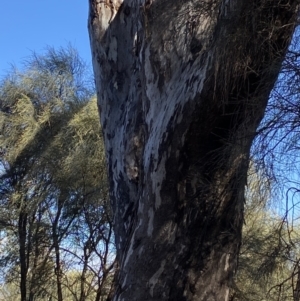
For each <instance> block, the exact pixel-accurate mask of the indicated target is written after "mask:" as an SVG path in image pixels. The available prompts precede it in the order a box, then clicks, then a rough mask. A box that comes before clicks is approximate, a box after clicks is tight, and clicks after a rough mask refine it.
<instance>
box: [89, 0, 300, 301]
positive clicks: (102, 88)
mask: <svg viewBox="0 0 300 301" xmlns="http://www.w3.org/2000/svg"><path fill="white" fill-rule="evenodd" d="M89 3H90V12H89V23H88V25H89V33H90V40H91V48H92V56H93V66H94V73H95V80H96V87H97V95H98V104H99V111H100V117H101V123H102V129H103V133H104V140H105V147H106V155H107V161H108V170H109V179H110V193H111V201H112V207H113V212H114V230H115V236H116V245H117V258H118V264H119V267H120V268H119V273H118V274H117V276H116V288H115V294H114V298H113V300H115V301H116V300H178V301H179V300H180V301H181V300H182V301H183V300H186V301H190V300H198V301H199V300H203V301H204V300H205V301H219V300H222V301H224V300H229V290H230V286H231V281H232V276H233V274H234V272H235V269H236V267H237V255H238V251H239V246H240V242H241V228H242V222H243V203H244V187H245V185H246V173H247V168H248V161H249V151H250V146H251V143H252V140H253V138H254V135H255V132H256V128H257V126H258V125H259V122H260V120H261V119H262V117H263V114H264V110H265V106H266V104H267V100H268V96H269V93H270V91H271V89H272V87H273V85H274V82H275V81H276V78H277V76H278V72H279V70H280V66H281V62H282V59H283V57H284V55H285V52H286V49H287V47H288V44H289V41H290V38H291V35H292V33H293V30H294V24H295V20H296V16H297V9H298V8H297V1H286V0H284V1H275V0H263V1H246V0H240V1H234V0H223V1H221V0H215V1H210V0H207V1H196V0H187V1H180V0H156V1H154V0H153V1H151V0H150V1H149V0H147V1H142V0H136V1H132V0H127V1H126V0H124V1H120V0H119V1H117V0H110V1H97V0H90V1H89Z"/></svg>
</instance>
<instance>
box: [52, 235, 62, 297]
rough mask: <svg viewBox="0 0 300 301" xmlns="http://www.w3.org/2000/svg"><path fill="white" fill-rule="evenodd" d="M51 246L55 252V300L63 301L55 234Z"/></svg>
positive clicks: (57, 244)
mask: <svg viewBox="0 0 300 301" xmlns="http://www.w3.org/2000/svg"><path fill="white" fill-rule="evenodd" d="M53 244H54V250H55V275H56V289H57V300H58V301H63V295H62V270H61V262H60V250H59V243H58V238H57V235H56V233H54V237H53Z"/></svg>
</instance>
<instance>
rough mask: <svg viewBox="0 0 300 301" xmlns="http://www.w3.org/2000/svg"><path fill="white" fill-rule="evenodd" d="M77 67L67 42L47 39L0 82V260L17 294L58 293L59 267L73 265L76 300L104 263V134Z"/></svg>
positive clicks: (104, 272)
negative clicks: (46, 45) (2, 242)
mask: <svg viewBox="0 0 300 301" xmlns="http://www.w3.org/2000/svg"><path fill="white" fill-rule="evenodd" d="M85 70H86V69H85V68H84V64H83V63H82V61H81V60H80V58H79V57H78V55H77V53H76V51H75V50H74V49H72V48H67V49H60V50H53V49H48V51H47V52H46V53H45V55H34V56H33V57H32V58H31V59H30V60H29V61H28V62H27V65H26V68H25V70H24V71H23V72H18V71H14V72H13V73H12V74H10V75H9V76H8V77H7V78H6V79H4V81H3V82H2V84H1V87H0V99H1V112H0V114H1V115H0V120H1V124H0V127H1V133H2V135H1V137H0V139H1V141H0V142H1V162H2V166H3V168H5V170H2V174H1V198H0V200H1V221H0V225H1V231H2V233H3V235H4V236H5V239H6V242H7V245H6V247H5V248H4V250H3V253H2V263H3V265H2V269H3V272H4V274H5V275H6V282H10V283H14V284H15V283H16V281H19V282H20V295H21V297H20V299H21V301H32V300H34V299H35V298H40V299H41V300H42V298H48V297H52V296H53V297H55V298H56V299H57V300H60V301H61V300H63V296H64V294H66V292H67V291H68V290H67V289H68V284H67V282H66V277H65V275H66V274H67V273H68V271H71V270H76V271H77V272H79V271H80V269H82V271H81V273H82V275H83V276H82V278H81V279H80V281H81V295H82V297H80V298H81V299H79V298H78V300H84V298H87V297H88V295H90V297H91V298H94V300H97V299H96V298H97V297H96V296H97V294H102V292H103V291H102V290H101V287H99V285H100V286H103V285H104V283H105V285H107V283H108V282H107V281H108V278H109V277H110V275H109V272H110V271H111V270H112V269H113V261H114V257H113V256H112V254H111V251H112V248H113V244H112V241H111V236H112V232H111V231H112V230H111V221H110V215H109V211H108V210H107V209H106V207H107V205H106V202H107V188H106V173H105V167H104V156H103V142H102V137H101V134H100V127H99V121H98V113H97V108H96V103H95V99H92V100H90V99H91V96H92V94H93V89H92V86H91V87H89V86H88V82H85V80H84V78H83V74H84V72H86V71H85ZM86 76H88V75H86ZM96 221H97V223H96ZM96 227H97V228H96ZM79 231H81V233H80V234H79ZM87 237H88V240H87V239H86V238H87ZM74 241H79V243H77V245H76V248H75V247H74V246H75V245H74ZM88 243H91V247H90V248H89V249H88V251H87V248H86V244H88ZM15 246H17V250H16V248H15ZM105 248H106V249H105ZM104 250H106V252H104ZM71 252H72V254H75V255H76V256H77V258H80V261H78V259H77V262H76V263H75V262H73V257H72V256H70V254H71ZM87 252H88V257H87V258H85V257H84V256H85V255H86V254H87ZM94 254H96V255H94ZM95 257H97V258H98V261H96V260H95ZM82 258H85V260H82ZM101 261H103V264H102V265H101V267H100V268H101V271H100V268H99V269H98V265H99V264H100V263H101ZM7 264H8V265H7ZM5 266H6V268H5ZM95 269H96V271H97V273H96V274H95ZM84 273H85V274H86V273H89V274H91V275H92V277H90V278H89V280H87V277H85V274H84ZM88 281H90V282H91V283H89V282H88ZM51 283H52V284H51ZM88 286H90V287H92V288H93V289H92V290H90V291H89V292H87V290H86V287H88ZM55 287H56V289H54V288H55ZM55 291H56V292H55ZM100 291H101V292H100ZM91 300H92V299H91Z"/></svg>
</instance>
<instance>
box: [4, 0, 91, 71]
mask: <svg viewBox="0 0 300 301" xmlns="http://www.w3.org/2000/svg"><path fill="white" fill-rule="evenodd" d="M87 15H88V0H48V1H47V0H1V11H0V77H2V76H3V75H5V74H6V73H7V71H8V70H9V69H10V66H11V64H13V65H15V66H17V67H18V66H21V64H22V61H23V60H24V59H25V58H26V57H28V56H29V55H30V54H31V53H32V51H35V52H37V53H42V52H43V50H44V49H45V48H46V46H53V47H55V48H59V47H61V46H63V47H64V46H67V45H68V43H71V44H72V45H73V46H74V47H75V48H76V49H77V50H78V52H79V54H80V56H81V57H82V58H83V59H84V60H85V61H86V62H87V63H91V53H90V44H89V38H88V31H87Z"/></svg>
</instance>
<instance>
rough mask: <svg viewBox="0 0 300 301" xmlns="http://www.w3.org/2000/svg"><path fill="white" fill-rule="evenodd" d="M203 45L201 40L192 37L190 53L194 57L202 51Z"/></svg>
mask: <svg viewBox="0 0 300 301" xmlns="http://www.w3.org/2000/svg"><path fill="white" fill-rule="evenodd" d="M202 47H203V45H202V43H201V41H200V40H198V39H197V38H195V37H192V40H191V44H190V51H191V53H192V54H193V55H196V54H197V53H199V52H200V51H201V49H202Z"/></svg>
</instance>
